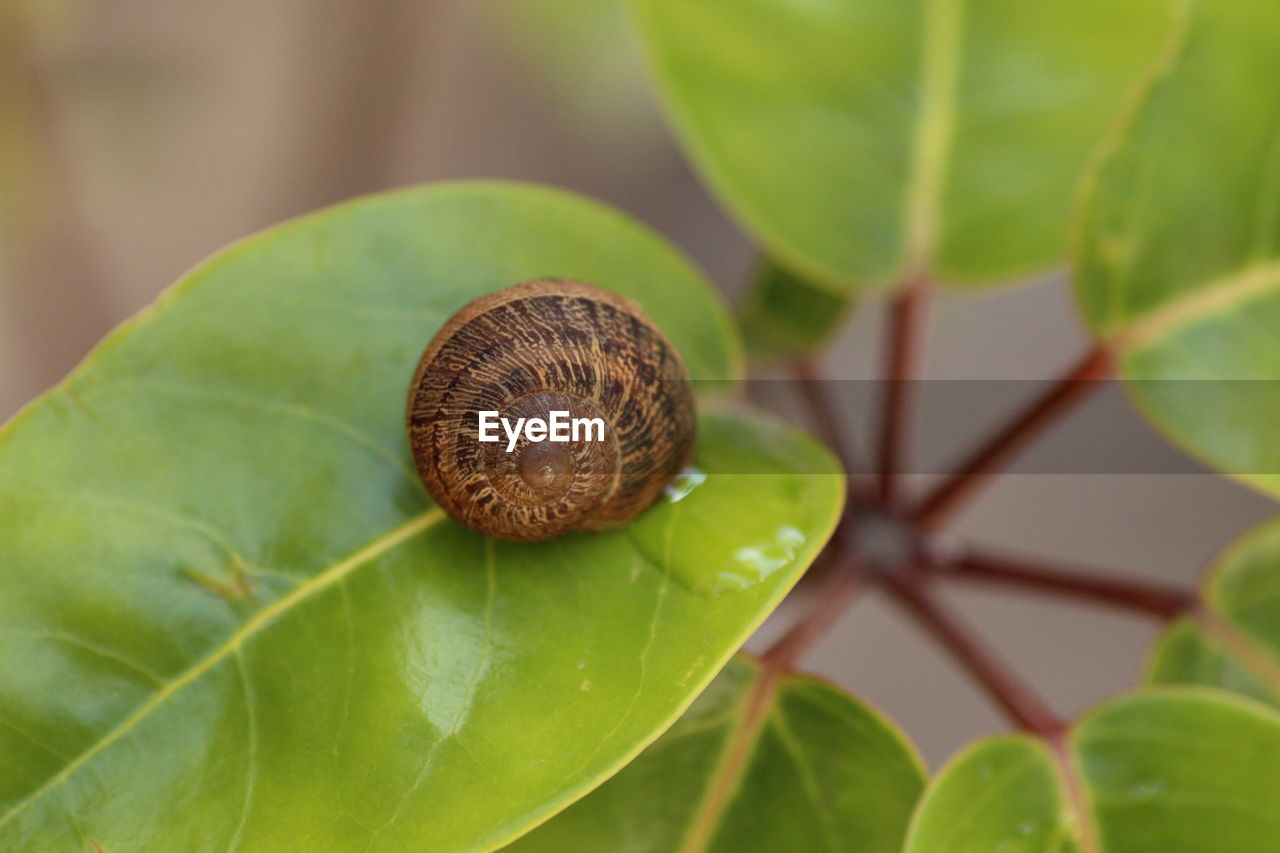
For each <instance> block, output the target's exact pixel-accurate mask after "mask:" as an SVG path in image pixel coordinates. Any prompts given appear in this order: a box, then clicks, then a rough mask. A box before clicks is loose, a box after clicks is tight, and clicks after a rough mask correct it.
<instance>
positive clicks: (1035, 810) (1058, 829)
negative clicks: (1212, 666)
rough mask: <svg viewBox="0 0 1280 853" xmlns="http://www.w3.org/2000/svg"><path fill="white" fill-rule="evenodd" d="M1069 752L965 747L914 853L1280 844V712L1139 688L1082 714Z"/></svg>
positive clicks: (1262, 850) (923, 819)
mask: <svg viewBox="0 0 1280 853" xmlns="http://www.w3.org/2000/svg"><path fill="white" fill-rule="evenodd" d="M1065 755H1066V756H1069V757H1059V756H1058V755H1057V754H1056V753H1055V750H1054V749H1052V748H1050V747H1049V746H1048V745H1047V744H1045V743H1044V742H1042V741H1040V740H1038V739H1036V738H1032V737H1029V736H1025V735H1011V736H1003V737H998V738H993V739H990V740H987V741H984V742H981V743H979V744H978V745H976V746H974V747H971V748H970V749H968V750H966V751H965V752H964V753H962V754H961V755H960V756H959V757H958V758H956V759H955V760H954V761H952V763H951V764H950V765H949V766H948V767H946V768H945V769H944V770H943V771H942V773H941V774H939V776H938V777H937V779H936V780H935V781H934V782H933V784H932V785H931V786H930V788H929V790H928V791H927V792H926V795H925V798H924V800H923V801H922V802H921V804H920V808H919V810H918V811H917V814H916V816H915V819H914V821H913V823H912V827H911V835H910V840H909V843H908V846H907V849H908V851H910V853H989V851H993V850H999V851H1002V853H1004V851H1008V853H1018V851H1022V853H1066V851H1079V853H1223V851H1228V850H1229V851H1231V853H1254V851H1257V853H1270V851H1274V850H1276V849H1280V811H1277V810H1276V807H1275V804H1276V803H1277V802H1280V715H1278V714H1277V713H1276V712H1275V711H1274V710H1272V709H1270V708H1266V707H1264V706H1262V705H1259V704H1257V703H1254V702H1251V701H1249V700H1245V699H1241V698H1238V697H1235V696H1232V695H1230V694H1228V693H1224V692H1221V691H1217V690H1206V689H1203V688H1176V689H1175V688H1165V689H1162V690H1152V691H1145V692H1143V693H1137V694H1133V695H1130V696H1125V697H1121V698H1120V699H1116V700H1114V701H1112V702H1108V703H1107V704H1105V705H1103V706H1102V707H1101V708H1099V709H1098V710H1096V711H1094V712H1092V713H1090V714H1089V715H1087V716H1086V717H1085V718H1084V719H1083V720H1081V721H1080V722H1079V723H1077V725H1076V726H1075V728H1074V729H1073V730H1072V732H1071V733H1070V735H1069V736H1068V738H1067V740H1066V745H1065ZM1072 792H1075V793H1072Z"/></svg>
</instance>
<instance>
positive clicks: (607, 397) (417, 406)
mask: <svg viewBox="0 0 1280 853" xmlns="http://www.w3.org/2000/svg"><path fill="white" fill-rule="evenodd" d="M482 410H484V411H498V412H499V413H500V416H501V417H504V418H508V419H512V420H514V419H515V418H518V417H535V416H536V417H543V418H545V417H546V416H547V413H548V412H550V411H553V410H564V411H569V412H570V417H591V418H594V417H599V418H602V419H603V420H604V422H605V436H604V441H585V440H580V441H576V442H573V441H571V442H556V443H552V442H549V441H543V442H532V441H529V440H528V439H527V438H526V437H525V436H524V435H523V434H522V435H521V437H520V439H519V441H518V443H517V444H516V446H515V449H514V450H513V451H512V452H510V453H508V452H507V450H506V447H507V440H506V437H505V435H504V434H502V432H501V430H499V434H500V435H502V436H503V437H502V440H501V441H499V442H497V443H492V442H481V441H480V440H479V412H480V411H482ZM408 426H409V444H410V447H411V448H412V451H413V461H414V465H415V466H416V467H417V469H418V476H420V477H421V478H422V482H423V484H424V485H425V486H426V487H427V490H428V491H429V492H430V493H431V495H432V497H434V498H435V500H436V502H437V503H438V504H440V506H441V507H442V508H443V509H444V510H445V511H446V512H448V513H449V515H451V516H452V517H453V518H455V519H457V520H458V521H459V522H461V523H462V524H465V525H466V526H467V527H470V528H471V529H472V530H476V531H478V532H480V533H483V534H485V535H487V536H493V537H496V538H498V539H509V540H513V541H521V542H529V541H534V540H538V539H548V538H550V537H552V536H558V535H560V534H561V533H566V532H568V531H570V530H601V529H604V528H608V527H614V526H616V525H619V524H623V523H625V522H627V521H630V520H631V519H632V518H635V517H636V516H637V515H639V514H640V513H641V512H643V511H644V510H645V509H647V508H648V507H649V506H650V505H652V504H653V502H654V501H656V500H657V499H658V497H659V496H660V495H661V494H662V490H663V488H664V487H665V486H666V485H667V484H668V483H669V482H670V481H671V479H672V478H673V477H675V476H676V474H678V473H679V472H680V470H681V469H682V468H683V467H684V466H685V465H686V464H687V463H688V461H689V458H690V456H691V455H692V453H693V443H694V429H695V426H694V405H693V395H692V393H691V391H690V388H689V383H688V381H687V378H686V376H685V371H684V366H683V365H682V364H681V363H680V358H679V356H678V355H677V354H676V351H675V349H674V348H673V347H672V346H671V344H670V343H669V342H668V341H667V339H666V338H665V337H663V335H662V332H660V331H659V330H658V328H657V327H656V326H654V325H653V323H652V321H650V320H649V318H648V317H646V316H645V315H644V312H643V311H642V310H641V308H640V306H639V305H637V304H636V303H634V302H631V301H630V300H627V299H623V298H622V297H620V296H618V295H616V294H614V293H610V292H609V291H607V290H601V289H600V288H598V287H593V286H591V285H587V284H582V283H581V282H576V281H571V280H569V279H538V280H536V281H527V282H524V283H523V284H517V285H515V286H513V287H508V288H507V289H505V290H500V291H498V292H497V293H492V294H490V295H488V296H484V297H481V298H480V299H477V300H475V301H474V302H472V303H470V304H469V305H466V306H464V307H463V308H462V310H460V311H458V313H457V314H454V315H453V317H451V318H450V319H449V322H447V323H445V324H444V327H443V328H442V329H441V330H440V331H439V333H437V334H436V336H435V338H434V339H433V340H432V341H431V344H430V345H429V346H428V347H427V350H426V352H424V353H423V355H422V360H421V361H420V362H419V364H418V370H417V373H416V374H415V375H414V377H413V384H412V386H411V387H410V389H409V409H408Z"/></svg>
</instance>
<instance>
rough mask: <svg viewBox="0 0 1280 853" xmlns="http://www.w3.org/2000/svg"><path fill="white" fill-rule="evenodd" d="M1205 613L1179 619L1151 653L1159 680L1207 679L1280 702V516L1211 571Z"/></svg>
mask: <svg viewBox="0 0 1280 853" xmlns="http://www.w3.org/2000/svg"><path fill="white" fill-rule="evenodd" d="M1201 599H1202V601H1203V606H1204V612H1203V613H1201V614H1197V615H1196V616H1194V617H1187V618H1184V619H1181V620H1179V621H1178V622H1176V623H1175V624H1174V625H1172V626H1171V627H1170V628H1169V630H1168V631H1166V632H1165V635H1164V636H1163V637H1162V638H1161V640H1160V642H1159V644H1158V645H1157V646H1156V650H1155V652H1154V654H1153V655H1152V658H1151V664H1150V667H1149V671H1148V679H1149V680H1150V681H1151V682H1152V683H1154V684H1203V685H1209V686H1213V687H1222V688H1224V689H1227V690H1231V691H1234V692H1236V693H1242V694H1244V695H1246V696H1250V697H1253V698H1255V699H1258V700H1260V701H1263V702H1269V703H1271V704H1273V705H1280V523H1278V522H1274V521H1273V522H1270V523H1268V524H1266V525H1263V526H1262V527H1260V528H1258V529H1257V530H1256V531H1254V532H1252V533H1250V534H1249V535H1248V536H1246V537H1245V538H1244V539H1242V540H1241V541H1240V542H1239V543H1237V544H1236V545H1235V546H1233V547H1232V548H1230V549H1229V550H1228V551H1227V552H1226V554H1224V555H1223V556H1222V557H1221V559H1220V560H1219V561H1218V563H1217V565H1215V566H1214V567H1213V569H1212V570H1211V571H1210V572H1209V574H1208V575H1207V576H1206V577H1205V580H1204V583H1203V585H1202V594H1201Z"/></svg>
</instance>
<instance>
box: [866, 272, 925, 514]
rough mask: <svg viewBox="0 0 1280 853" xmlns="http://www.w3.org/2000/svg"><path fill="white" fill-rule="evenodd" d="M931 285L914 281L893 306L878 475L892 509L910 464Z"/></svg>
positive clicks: (885, 500) (883, 499)
mask: <svg viewBox="0 0 1280 853" xmlns="http://www.w3.org/2000/svg"><path fill="white" fill-rule="evenodd" d="M928 293H929V292H928V285H927V282H926V280H925V279H924V278H923V277H922V276H921V277H917V278H915V279H913V280H912V281H911V282H909V283H908V284H907V287H906V289H904V290H903V291H902V292H901V293H900V294H899V295H898V296H897V297H896V298H895V299H894V300H893V302H892V303H891V304H890V306H889V328H888V335H887V337H886V341H885V354H884V381H883V383H882V386H883V391H882V393H883V402H882V411H881V421H880V443H879V448H878V450H879V452H878V454H877V457H876V459H877V466H876V469H877V470H876V473H877V475H878V478H877V488H878V490H879V495H880V502H881V503H882V504H884V505H885V506H892V505H893V504H894V503H895V502H896V501H897V499H898V491H899V480H900V478H901V475H902V471H903V469H904V467H905V465H906V456H907V448H908V447H909V445H910V437H911V400H912V394H911V390H912V382H913V381H914V380H915V379H916V377H917V376H918V374H919V362H920V354H921V346H920V340H921V337H922V332H923V326H924V315H925V309H926V308H927V305H928V298H929V297H928Z"/></svg>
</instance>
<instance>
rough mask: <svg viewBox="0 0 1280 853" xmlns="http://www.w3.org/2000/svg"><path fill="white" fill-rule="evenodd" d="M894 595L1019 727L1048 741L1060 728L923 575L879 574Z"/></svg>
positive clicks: (1036, 697) (1039, 702)
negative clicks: (943, 600)
mask: <svg viewBox="0 0 1280 853" xmlns="http://www.w3.org/2000/svg"><path fill="white" fill-rule="evenodd" d="M878 577H879V578H880V580H882V581H883V582H884V584H885V586H886V587H887V588H888V590H889V591H890V592H891V593H892V594H893V597H894V598H895V599H896V600H897V601H898V603H899V604H901V605H902V606H903V608H904V609H905V610H906V611H907V612H908V613H910V614H911V615H912V616H914V617H915V618H916V620H917V621H919V622H920V624H921V625H923V626H924V627H925V628H927V629H928V630H929V632H930V633H932V634H933V635H934V637H936V638H937V639H938V640H939V642H940V643H941V644H942V646H943V648H945V649H946V650H947V651H948V652H950V653H951V655H952V656H953V657H954V658H955V659H956V661H957V662H958V663H959V664H960V665H961V666H962V667H964V669H965V670H966V671H968V672H969V674H970V675H972V676H973V677H974V678H975V679H976V680H977V681H978V683H979V684H981V685H982V686H983V687H984V688H986V691H987V693H988V694H989V695H990V696H991V698H992V699H994V700H995V702H996V704H998V705H999V706H1000V708H1001V710H1003V711H1004V712H1005V714H1007V715H1008V717H1009V719H1011V720H1012V721H1013V722H1014V723H1015V724H1017V725H1018V726H1019V727H1020V728H1022V729H1024V730H1026V731H1028V732H1032V733H1034V734H1037V735H1040V736H1041V737H1045V738H1049V739H1053V738H1056V737H1058V736H1059V735H1060V734H1061V733H1062V732H1063V731H1064V729H1065V724H1064V723H1063V721H1062V720H1061V719H1059V718H1058V716H1057V715H1056V714H1054V713H1053V711H1052V710H1050V708H1049V707H1048V706H1047V705H1046V704H1045V703H1044V702H1043V701H1042V700H1041V699H1040V697H1039V696H1037V695H1036V694H1035V693H1034V692H1033V691H1032V690H1031V688H1030V687H1028V686H1027V685H1026V684H1025V683H1024V682H1023V681H1022V680H1021V679H1020V678H1018V676H1017V675H1016V674H1014V673H1013V671H1012V670H1010V669H1009V668H1008V667H1007V666H1006V665H1005V664H1004V663H1003V662H1002V661H1001V660H1000V659H999V658H998V657H996V655H995V654H994V653H993V652H992V651H991V650H990V649H988V648H987V647H986V646H984V645H983V644H982V643H981V642H980V641H979V640H978V638H976V637H975V636H973V635H972V634H971V633H970V632H969V630H968V629H967V628H966V627H965V626H964V625H963V624H962V623H961V622H960V621H959V620H958V619H957V618H956V617H955V616H953V615H952V614H951V613H950V611H949V610H948V609H947V608H946V607H945V606H944V605H943V604H942V602H941V601H939V600H938V599H937V598H936V597H935V596H933V595H931V594H930V592H929V590H928V588H927V582H928V581H927V576H923V575H921V574H919V573H918V572H913V573H910V574H898V573H893V572H889V573H885V574H883V575H879V576H878Z"/></svg>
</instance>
